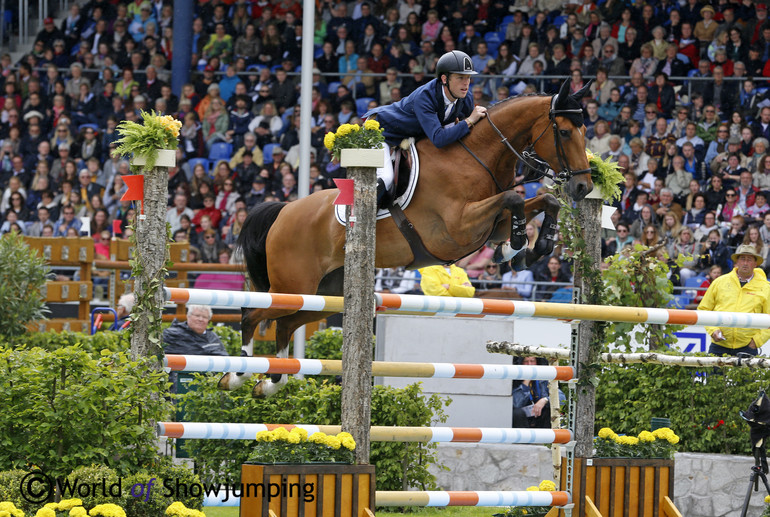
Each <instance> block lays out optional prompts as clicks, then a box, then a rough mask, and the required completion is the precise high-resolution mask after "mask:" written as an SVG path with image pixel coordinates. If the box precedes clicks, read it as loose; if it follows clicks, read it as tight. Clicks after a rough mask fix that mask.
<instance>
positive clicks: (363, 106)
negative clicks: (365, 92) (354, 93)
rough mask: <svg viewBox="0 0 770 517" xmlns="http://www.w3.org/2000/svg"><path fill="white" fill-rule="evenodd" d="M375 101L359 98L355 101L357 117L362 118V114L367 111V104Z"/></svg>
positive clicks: (369, 98) (371, 98)
mask: <svg viewBox="0 0 770 517" xmlns="http://www.w3.org/2000/svg"><path fill="white" fill-rule="evenodd" d="M373 100H375V99H374V98H373V97H359V98H358V99H356V112H357V113H358V116H359V117H363V116H364V113H366V112H367V111H369V108H368V106H369V103H370V102H372V101H373Z"/></svg>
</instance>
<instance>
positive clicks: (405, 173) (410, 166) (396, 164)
mask: <svg viewBox="0 0 770 517" xmlns="http://www.w3.org/2000/svg"><path fill="white" fill-rule="evenodd" d="M391 157H392V158H393V160H394V161H393V173H394V176H395V178H394V182H393V184H394V191H393V193H392V194H391V195H390V198H391V199H388V200H387V202H386V208H382V209H379V210H377V220H378V221H379V220H380V219H385V218H387V217H392V218H393V222H394V223H396V226H397V227H398V229H399V231H400V232H401V234H402V235H403V236H404V238H405V239H406V241H407V242H408V243H409V247H410V249H411V250H412V255H413V256H414V260H412V263H411V264H409V265H408V266H407V269H419V268H422V267H426V266H432V265H435V264H444V265H449V264H450V263H451V262H446V261H443V260H440V259H438V258H436V257H434V256H433V255H432V254H431V253H430V252H429V251H428V250H427V248H426V247H425V244H423V242H422V238H421V237H420V234H419V233H417V230H416V229H415V227H414V225H413V224H412V223H411V222H410V221H409V219H407V218H406V215H405V214H404V209H405V208H406V207H407V206H409V203H410V202H411V201H412V197H413V196H414V192H415V190H416V188H417V181H418V180H419V177H420V158H419V156H418V155H417V149H416V147H415V141H414V139H413V138H409V139H407V140H404V141H403V142H401V145H400V146H398V147H396V148H394V151H393V152H392V153H391ZM334 208H335V210H334V215H335V217H336V219H337V222H338V223H340V224H341V225H343V226H344V225H345V220H346V218H345V205H337V206H335V207H334ZM452 262H454V261H452Z"/></svg>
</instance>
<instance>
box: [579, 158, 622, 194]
mask: <svg viewBox="0 0 770 517" xmlns="http://www.w3.org/2000/svg"><path fill="white" fill-rule="evenodd" d="M586 154H587V155H588V164H589V165H590V166H591V181H593V183H594V188H596V189H598V190H599V192H600V193H601V195H602V199H605V200H607V201H610V202H612V201H615V200H618V199H620V184H621V183H623V174H622V173H621V172H620V167H619V166H618V162H613V161H611V160H610V159H609V158H608V159H607V160H602V159H601V157H600V156H599V155H596V154H594V153H592V152H591V151H588V150H586Z"/></svg>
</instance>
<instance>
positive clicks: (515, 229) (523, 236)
mask: <svg viewBox="0 0 770 517" xmlns="http://www.w3.org/2000/svg"><path fill="white" fill-rule="evenodd" d="M508 214H510V218H509V217H508ZM462 229H463V232H464V233H465V234H466V235H473V236H475V237H476V238H478V237H486V236H487V235H489V240H490V241H492V242H502V241H508V240H510V243H508V242H504V243H503V244H501V245H500V246H498V247H497V249H496V250H495V255H494V257H493V260H494V261H495V262H505V261H507V260H510V259H511V258H513V257H515V256H516V255H517V254H519V253H520V252H521V251H523V250H524V249H526V247H527V231H526V219H525V216H524V200H523V199H522V197H521V196H520V195H518V194H517V193H516V192H514V191H512V190H508V191H506V192H503V193H501V194H498V195H496V196H492V197H490V198H487V199H484V200H482V201H478V202H476V203H472V204H470V205H468V207H467V208H466V210H465V211H464V212H463V216H462ZM490 229H491V235H490ZM480 233H481V234H482V235H479V234H480Z"/></svg>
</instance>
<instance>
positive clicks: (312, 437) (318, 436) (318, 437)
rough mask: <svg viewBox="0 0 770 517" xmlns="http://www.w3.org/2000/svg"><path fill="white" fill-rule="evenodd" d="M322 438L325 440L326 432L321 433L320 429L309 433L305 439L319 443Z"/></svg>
mask: <svg viewBox="0 0 770 517" xmlns="http://www.w3.org/2000/svg"><path fill="white" fill-rule="evenodd" d="M324 440H326V433H322V432H320V431H318V432H316V433H313V434H311V435H310V437H309V438H308V439H307V441H309V442H313V443H319V444H323V443H324Z"/></svg>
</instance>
